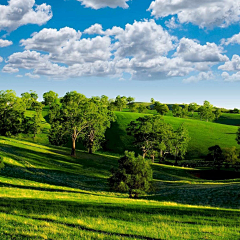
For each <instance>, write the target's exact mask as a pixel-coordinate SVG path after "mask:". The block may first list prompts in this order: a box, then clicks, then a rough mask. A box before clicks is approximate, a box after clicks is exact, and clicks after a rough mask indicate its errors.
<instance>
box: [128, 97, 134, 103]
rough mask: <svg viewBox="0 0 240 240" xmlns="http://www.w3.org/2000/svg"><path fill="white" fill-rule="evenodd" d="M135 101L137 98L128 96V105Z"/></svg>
mask: <svg viewBox="0 0 240 240" xmlns="http://www.w3.org/2000/svg"><path fill="white" fill-rule="evenodd" d="M134 101H135V98H133V97H128V98H127V102H128V105H129V104H131V103H133V102H134Z"/></svg>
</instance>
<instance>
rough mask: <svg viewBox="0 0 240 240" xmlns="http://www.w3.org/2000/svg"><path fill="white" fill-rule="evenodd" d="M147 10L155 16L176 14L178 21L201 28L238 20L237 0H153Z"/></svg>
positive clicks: (227, 23)
mask: <svg viewBox="0 0 240 240" xmlns="http://www.w3.org/2000/svg"><path fill="white" fill-rule="evenodd" d="M148 10H149V11H151V13H152V15H153V16H155V17H157V18H163V17H167V16H171V15H177V17H178V20H179V22H180V23H192V24H194V25H198V26H199V27H201V28H205V27H207V28H211V27H215V26H219V27H227V26H229V25H230V24H232V23H237V22H239V20H240V1H238V0H202V1H199V0H169V1H166V0H155V1H153V2H152V3H151V5H150V7H149V9H148Z"/></svg>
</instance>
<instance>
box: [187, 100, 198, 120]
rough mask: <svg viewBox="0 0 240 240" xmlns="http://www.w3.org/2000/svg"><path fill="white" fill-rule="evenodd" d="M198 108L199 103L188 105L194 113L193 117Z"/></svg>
mask: <svg viewBox="0 0 240 240" xmlns="http://www.w3.org/2000/svg"><path fill="white" fill-rule="evenodd" d="M197 109H198V105H197V104H196V103H190V104H189V106H188V111H189V112H191V113H192V117H193V113H194V112H195V111H196V110H197Z"/></svg>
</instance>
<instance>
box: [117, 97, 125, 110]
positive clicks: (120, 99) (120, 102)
mask: <svg viewBox="0 0 240 240" xmlns="http://www.w3.org/2000/svg"><path fill="white" fill-rule="evenodd" d="M126 105H127V98H126V97H125V96H123V97H121V96H117V97H116V99H115V106H116V107H117V108H118V110H119V111H120V112H121V111H122V110H123V108H125V107H126Z"/></svg>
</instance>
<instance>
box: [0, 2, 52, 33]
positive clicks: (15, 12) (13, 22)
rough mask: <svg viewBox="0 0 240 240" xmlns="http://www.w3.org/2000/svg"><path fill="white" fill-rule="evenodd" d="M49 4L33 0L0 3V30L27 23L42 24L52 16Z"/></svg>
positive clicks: (7, 29)
mask: <svg viewBox="0 0 240 240" xmlns="http://www.w3.org/2000/svg"><path fill="white" fill-rule="evenodd" d="M52 16H53V15H52V10H51V6H49V5H47V4H46V3H43V4H41V5H36V4H35V0H9V1H8V5H0V31H1V30H6V31H13V30H15V29H17V28H18V27H20V26H23V25H27V24H37V25H43V24H45V23H46V22H48V21H49V20H50V19H51V18H52Z"/></svg>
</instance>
